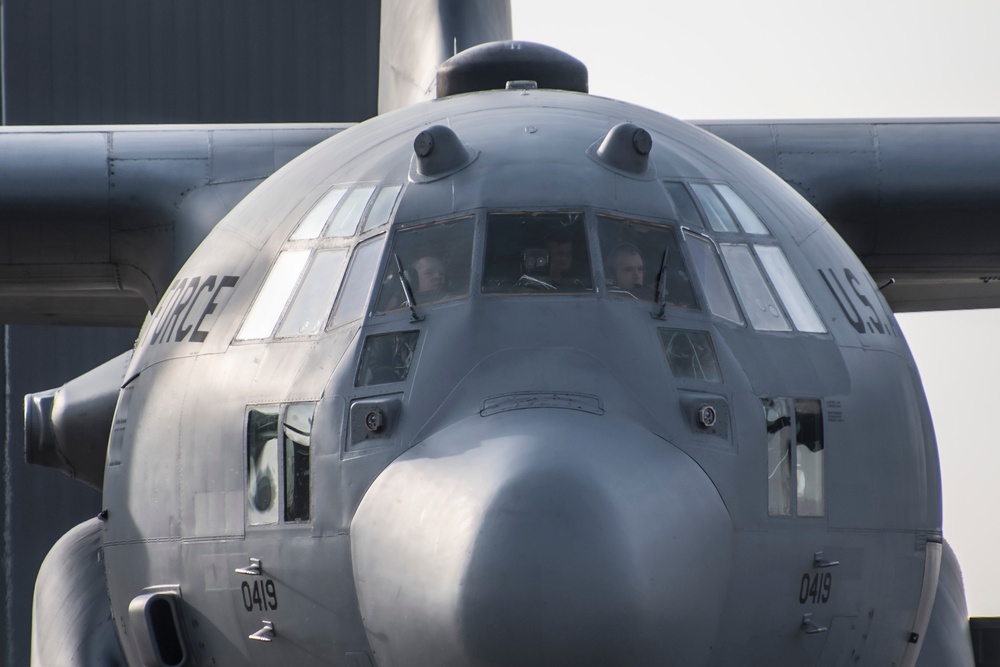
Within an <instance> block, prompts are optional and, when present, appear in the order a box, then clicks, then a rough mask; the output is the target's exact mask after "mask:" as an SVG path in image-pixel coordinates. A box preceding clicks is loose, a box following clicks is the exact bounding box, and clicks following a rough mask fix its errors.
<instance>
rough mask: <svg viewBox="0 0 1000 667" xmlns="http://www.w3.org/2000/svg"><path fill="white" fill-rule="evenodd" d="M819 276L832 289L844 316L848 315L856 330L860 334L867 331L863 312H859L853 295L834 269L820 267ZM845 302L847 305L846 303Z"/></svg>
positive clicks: (831, 291)
mask: <svg viewBox="0 0 1000 667" xmlns="http://www.w3.org/2000/svg"><path fill="white" fill-rule="evenodd" d="M827 273H829V274H830V277H829V278H827V276H826V274H827ZM819 276H820V278H822V279H823V282H825V283H826V286H827V287H828V288H829V289H830V293H831V294H833V298H835V299H836V300H837V303H838V304H839V305H840V309H841V310H842V311H844V316H845V317H847V321H848V322H850V323H851V326H852V327H854V330H855V331H857V332H858V333H859V334H863V333H865V323H864V322H863V321H862V319H861V313H859V312H858V309H857V308H856V307H855V306H854V302H853V301H851V297H850V296H849V295H848V294H847V290H845V289H844V286H843V285H842V284H841V283H840V280H839V279H838V278H837V276H836V275H835V274H834V273H833V269H826V270H825V272H824V269H820V270H819ZM831 280H832V281H833V282H834V283H836V284H837V287H838V288H839V289H840V294H838V293H837V290H836V289H834V287H833V284H832V283H831V282H830V281H831ZM841 294H843V296H844V298H843V299H841V298H840V295H841ZM845 303H846V304H847V305H845ZM847 306H850V307H851V312H853V313H854V315H853V317H852V316H851V312H848V310H847Z"/></svg>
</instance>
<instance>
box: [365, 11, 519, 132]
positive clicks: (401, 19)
mask: <svg viewBox="0 0 1000 667" xmlns="http://www.w3.org/2000/svg"><path fill="white" fill-rule="evenodd" d="M511 32H512V28H511V15H510V0H382V24H381V31H380V46H379V50H380V55H379V73H378V76H379V82H378V111H379V113H385V112H387V111H392V110H393V109H399V108H402V107H405V106H408V105H410V104H414V103H416V102H420V101H422V100H425V99H429V98H431V97H433V96H434V92H435V91H434V86H435V73H436V70H437V66H438V65H440V64H441V63H442V62H444V61H445V60H446V59H448V58H450V57H451V56H453V55H454V54H455V53H457V52H459V51H464V50H465V49H467V48H469V47H470V46H476V45H477V44H483V43H485V42H492V41H497V40H503V39H511V37H512V34H511Z"/></svg>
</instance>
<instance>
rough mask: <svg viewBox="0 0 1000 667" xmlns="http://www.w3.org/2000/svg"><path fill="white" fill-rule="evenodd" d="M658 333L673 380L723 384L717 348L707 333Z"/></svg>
mask: <svg viewBox="0 0 1000 667" xmlns="http://www.w3.org/2000/svg"><path fill="white" fill-rule="evenodd" d="M657 333H659V335H660V344H661V345H662V346H663V353H664V354H665V355H666V357H667V363H668V364H669V365H670V372H671V373H672V374H673V376H674V377H676V378H692V379H695V380H705V381H707V382H722V372H721V371H720V370H719V361H718V359H717V358H716V356H715V347H714V346H713V345H712V337H711V336H710V335H709V334H708V332H707V331H683V330H681V329H659V330H658V331H657Z"/></svg>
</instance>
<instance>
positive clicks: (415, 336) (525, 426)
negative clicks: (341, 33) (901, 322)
mask: <svg viewBox="0 0 1000 667" xmlns="http://www.w3.org/2000/svg"><path fill="white" fill-rule="evenodd" d="M586 81H587V77H586V70H585V68H584V67H583V66H582V65H581V64H580V63H578V62H576V61H575V60H573V59H571V58H569V57H568V56H566V55H565V54H562V53H560V52H557V51H554V50H551V49H548V48H546V47H541V46H538V45H532V44H528V43H524V42H500V43H491V44H487V45H484V46H481V47H477V48H474V49H470V50H468V51H465V52H462V53H460V54H459V55H457V56H455V57H454V58H452V59H451V60H449V61H448V62H446V63H445V65H443V66H442V68H441V70H440V74H439V79H438V99H436V100H433V101H430V102H425V103H421V104H417V105H414V106H410V107H407V108H404V109H401V110H398V111H394V112H391V113H388V114H384V115H382V116H379V117H377V118H375V119H373V120H370V121H367V122H365V123H363V124H360V125H357V126H354V127H351V128H348V129H345V130H343V131H341V132H339V133H337V134H336V136H334V137H332V138H331V139H329V140H327V141H326V142H324V143H322V144H320V145H318V146H317V147H315V148H313V149H311V150H310V151H308V152H307V153H305V154H304V155H303V156H301V157H300V158H298V159H296V160H295V161H293V162H291V163H289V164H288V165H287V166H285V167H284V168H282V169H281V170H279V171H278V172H277V173H276V174H274V176H272V177H271V178H270V179H268V180H267V181H266V182H265V183H264V184H263V185H261V186H260V187H259V188H257V189H256V190H254V192H253V193H251V194H250V195H249V196H248V197H247V198H246V199H245V200H243V201H242V202H241V203H240V204H239V205H237V206H236V208H235V209H233V211H232V212H231V213H230V214H229V215H228V216H227V217H226V218H225V219H224V220H222V222H220V223H219V224H218V225H217V226H216V227H215V229H214V230H213V231H212V232H211V233H210V234H209V235H208V237H207V238H206V239H205V241H204V242H203V243H202V244H201V246H200V247H199V248H198V249H197V250H196V251H195V252H194V253H193V254H192V255H191V257H190V259H189V260H188V261H187V262H186V263H185V264H184V265H183V267H182V268H181V270H180V272H179V273H178V274H177V276H176V277H175V278H174V279H173V281H172V282H171V283H170V284H169V287H168V288H167V289H166V291H165V293H164V294H163V296H162V298H161V299H160V300H159V305H158V306H157V307H156V309H155V310H154V312H152V313H151V314H150V316H149V317H148V318H147V320H146V323H145V325H144V327H143V330H142V332H141V333H140V335H139V339H138V341H137V344H136V347H135V350H134V353H131V354H129V355H125V356H124V357H122V358H119V359H118V360H116V361H115V362H112V363H111V364H109V365H108V366H106V367H103V368H101V369H98V370H96V371H95V372H94V373H93V375H92V377H90V378H89V379H88V378H86V377H85V378H82V379H81V381H80V384H79V385H76V386H74V385H72V383H71V385H67V387H66V388H64V389H63V390H62V391H61V392H58V393H51V392H50V393H46V394H39V395H35V396H32V397H29V403H28V413H29V416H30V418H31V420H30V422H31V424H32V428H33V429H34V430H33V432H32V434H31V436H30V438H31V443H32V444H31V447H32V448H33V449H31V451H30V452H29V455H33V456H36V457H38V458H39V459H49V460H53V461H55V462H56V464H58V465H60V466H67V465H68V466H69V467H71V468H72V469H73V470H74V472H75V474H77V476H80V477H81V478H83V479H85V480H86V481H89V482H90V483H92V484H94V485H96V486H100V487H102V488H103V491H104V506H105V508H106V509H105V511H104V512H102V514H101V515H100V516H99V517H98V518H95V519H94V520H92V521H90V522H87V523H85V524H82V525H81V526H79V527H78V528H77V529H75V530H74V531H72V532H71V533H69V534H67V536H66V537H65V538H63V540H61V541H60V543H59V544H57V545H56V547H55V548H54V549H53V551H52V553H51V554H50V556H49V558H48V559H47V560H46V563H45V565H43V569H42V571H41V573H40V574H39V585H38V588H37V589H36V615H35V619H36V623H35V629H34V639H33V653H34V659H35V661H36V662H37V663H38V664H58V663H59V661H61V660H63V659H70V658H71V659H72V660H74V661H75V662H74V663H73V664H90V662H91V661H95V660H104V661H109V662H112V663H113V662H115V661H117V662H119V663H120V662H122V661H124V662H126V663H127V664H131V665H140V664H142V665H161V666H162V665H170V666H178V665H188V664H190V665H212V664H218V665H238V664H254V665H278V664H296V665H320V664H324V665H325V664H336V665H351V666H355V667H368V666H374V665H378V666H379V667H396V666H404V665H431V664H433V665H447V666H451V665H454V666H459V665H500V664H507V665H515V664H516V665H534V664H539V665H541V664H595V665H596V664H601V665H626V664H627V665H635V664H655V665H684V666H686V667H695V666H698V665H705V666H708V665H719V666H722V665H732V664H749V665H796V666H799V665H817V666H819V665H839V664H859V665H906V666H910V665H914V664H918V665H971V664H973V663H972V660H973V658H972V645H971V642H970V641H969V638H968V630H967V626H968V618H967V614H966V612H965V605H964V599H963V597H962V588H961V580H960V575H959V572H958V566H957V562H956V560H955V558H954V556H953V554H952V553H951V552H950V551H949V549H948V547H947V545H946V543H945V542H944V540H943V536H942V533H941V506H940V475H939V470H938V462H937V450H936V444H935V440H934V434H933V429H932V427H931V423H930V418H929V413H928V410H927V406H926V402H925V400H924V395H923V390H922V388H921V385H920V381H919V378H918V375H917V372H916V368H915V366H914V363H913V360H912V357H911V356H910V353H909V351H908V348H907V346H906V342H905V340H904V339H903V337H902V335H901V334H900V331H899V328H898V325H897V323H896V321H895V318H894V315H893V313H892V310H891V309H890V307H889V305H888V303H887V302H886V300H885V298H883V295H882V293H881V291H880V289H879V285H878V284H877V283H876V282H875V281H874V280H873V279H872V277H871V276H870V275H869V272H868V270H867V269H866V268H865V265H864V264H862V262H861V260H859V259H858V257H857V256H855V254H854V253H853V252H852V251H851V249H850V247H849V246H848V245H847V244H846V243H845V242H844V241H843V240H842V239H841V238H840V236H838V234H837V233H836V232H835V231H834V230H833V228H832V227H831V226H830V225H829V224H828V223H827V222H826V221H825V220H824V219H823V218H822V217H821V216H820V215H819V214H818V213H817V212H816V210H815V209H813V208H812V207H811V206H810V205H809V204H808V203H807V202H806V201H805V200H804V199H802V197H801V196H800V195H799V194H797V193H796V192H795V191H794V190H793V189H792V188H790V187H788V185H787V184H786V183H785V182H784V181H782V180H781V179H780V178H778V177H777V176H776V175H775V174H774V173H772V172H771V171H769V170H767V169H766V168H765V167H763V166H762V165H761V164H759V163H758V162H756V161H755V160H753V159H751V158H749V157H748V156H747V155H745V154H743V153H741V152H740V151H738V150H736V149H734V148H733V147H732V146H730V145H729V144H727V143H725V142H723V141H722V140H720V139H718V138H717V137H715V136H713V135H711V134H709V133H707V132H705V131H703V130H701V129H699V128H697V127H694V126H691V125H689V124H687V123H684V122H681V121H677V120H675V119H672V118H670V117H667V116H663V115H661V114H659V113H656V112H653V111H649V110H646V109H642V108H639V107H635V106H632V105H629V104H627V103H625V102H619V101H615V100H609V99H604V98H598V97H594V96H591V95H589V94H587V92H586V86H587V84H586ZM119 377H120V378H122V381H121V382H119V381H118V379H119ZM109 380H110V382H109ZM119 384H120V385H121V391H120V392H119V391H118V386H119ZM107 385H110V386H111V387H113V389H114V391H113V394H111V395H113V396H115V397H116V400H117V405H116V408H115V410H114V419H113V424H112V426H111V436H110V442H109V443H108V446H107V452H106V456H105V454H104V452H103V451H100V452H99V456H97V457H96V458H95V455H94V454H93V453H92V452H90V451H88V449H89V448H92V447H93V443H92V442H84V440H86V439H85V438H83V439H81V438H76V437H75V436H74V435H72V432H73V429H72V426H73V425H74V424H75V423H76V422H74V420H76V419H80V420H83V421H85V420H86V418H87V416H86V414H84V413H86V412H87V409H86V408H87V407H88V405H91V403H88V401H92V400H94V398H93V396H94V393H95V391H96V390H95V389H94V388H95V387H96V388H98V389H100V388H101V387H104V386H107ZM77 391H79V393H77ZM97 393H99V392H97ZM80 394H84V396H83V397H82V399H79V400H77V399H76V396H79V395H80ZM107 395H109V393H108V392H104V393H103V394H101V396H102V397H103V398H106V396H107ZM98 458H99V459H100V461H99V464H100V465H95V461H97V459H98ZM859 472H863V474H859ZM108 597H109V598H110V618H109V620H108V622H107V623H103V624H102V623H100V622H98V621H95V619H100V618H102V616H101V614H102V613H106V609H107V602H108V599H107V598H108ZM101 604H104V610H105V611H100V610H101V609H102V608H101ZM962 628H965V634H964V635H963V634H962Z"/></svg>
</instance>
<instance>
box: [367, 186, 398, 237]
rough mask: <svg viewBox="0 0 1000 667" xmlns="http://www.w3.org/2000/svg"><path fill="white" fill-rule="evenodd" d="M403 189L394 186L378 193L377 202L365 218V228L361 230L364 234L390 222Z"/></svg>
mask: <svg viewBox="0 0 1000 667" xmlns="http://www.w3.org/2000/svg"><path fill="white" fill-rule="evenodd" d="M402 189H403V186H401V185H392V186H386V187H384V188H382V189H380V190H379V191H378V194H377V195H376V196H375V202H374V203H372V208H371V210H370V211H368V217H367V218H365V226H364V227H363V228H362V229H361V232H362V233H364V232H367V231H368V230H370V229H375V228H377V227H381V226H382V225H384V224H385V223H387V222H389V216H391V215H392V209H393V208H394V207H395V206H396V199H397V198H398V197H399V191H400V190H402Z"/></svg>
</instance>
